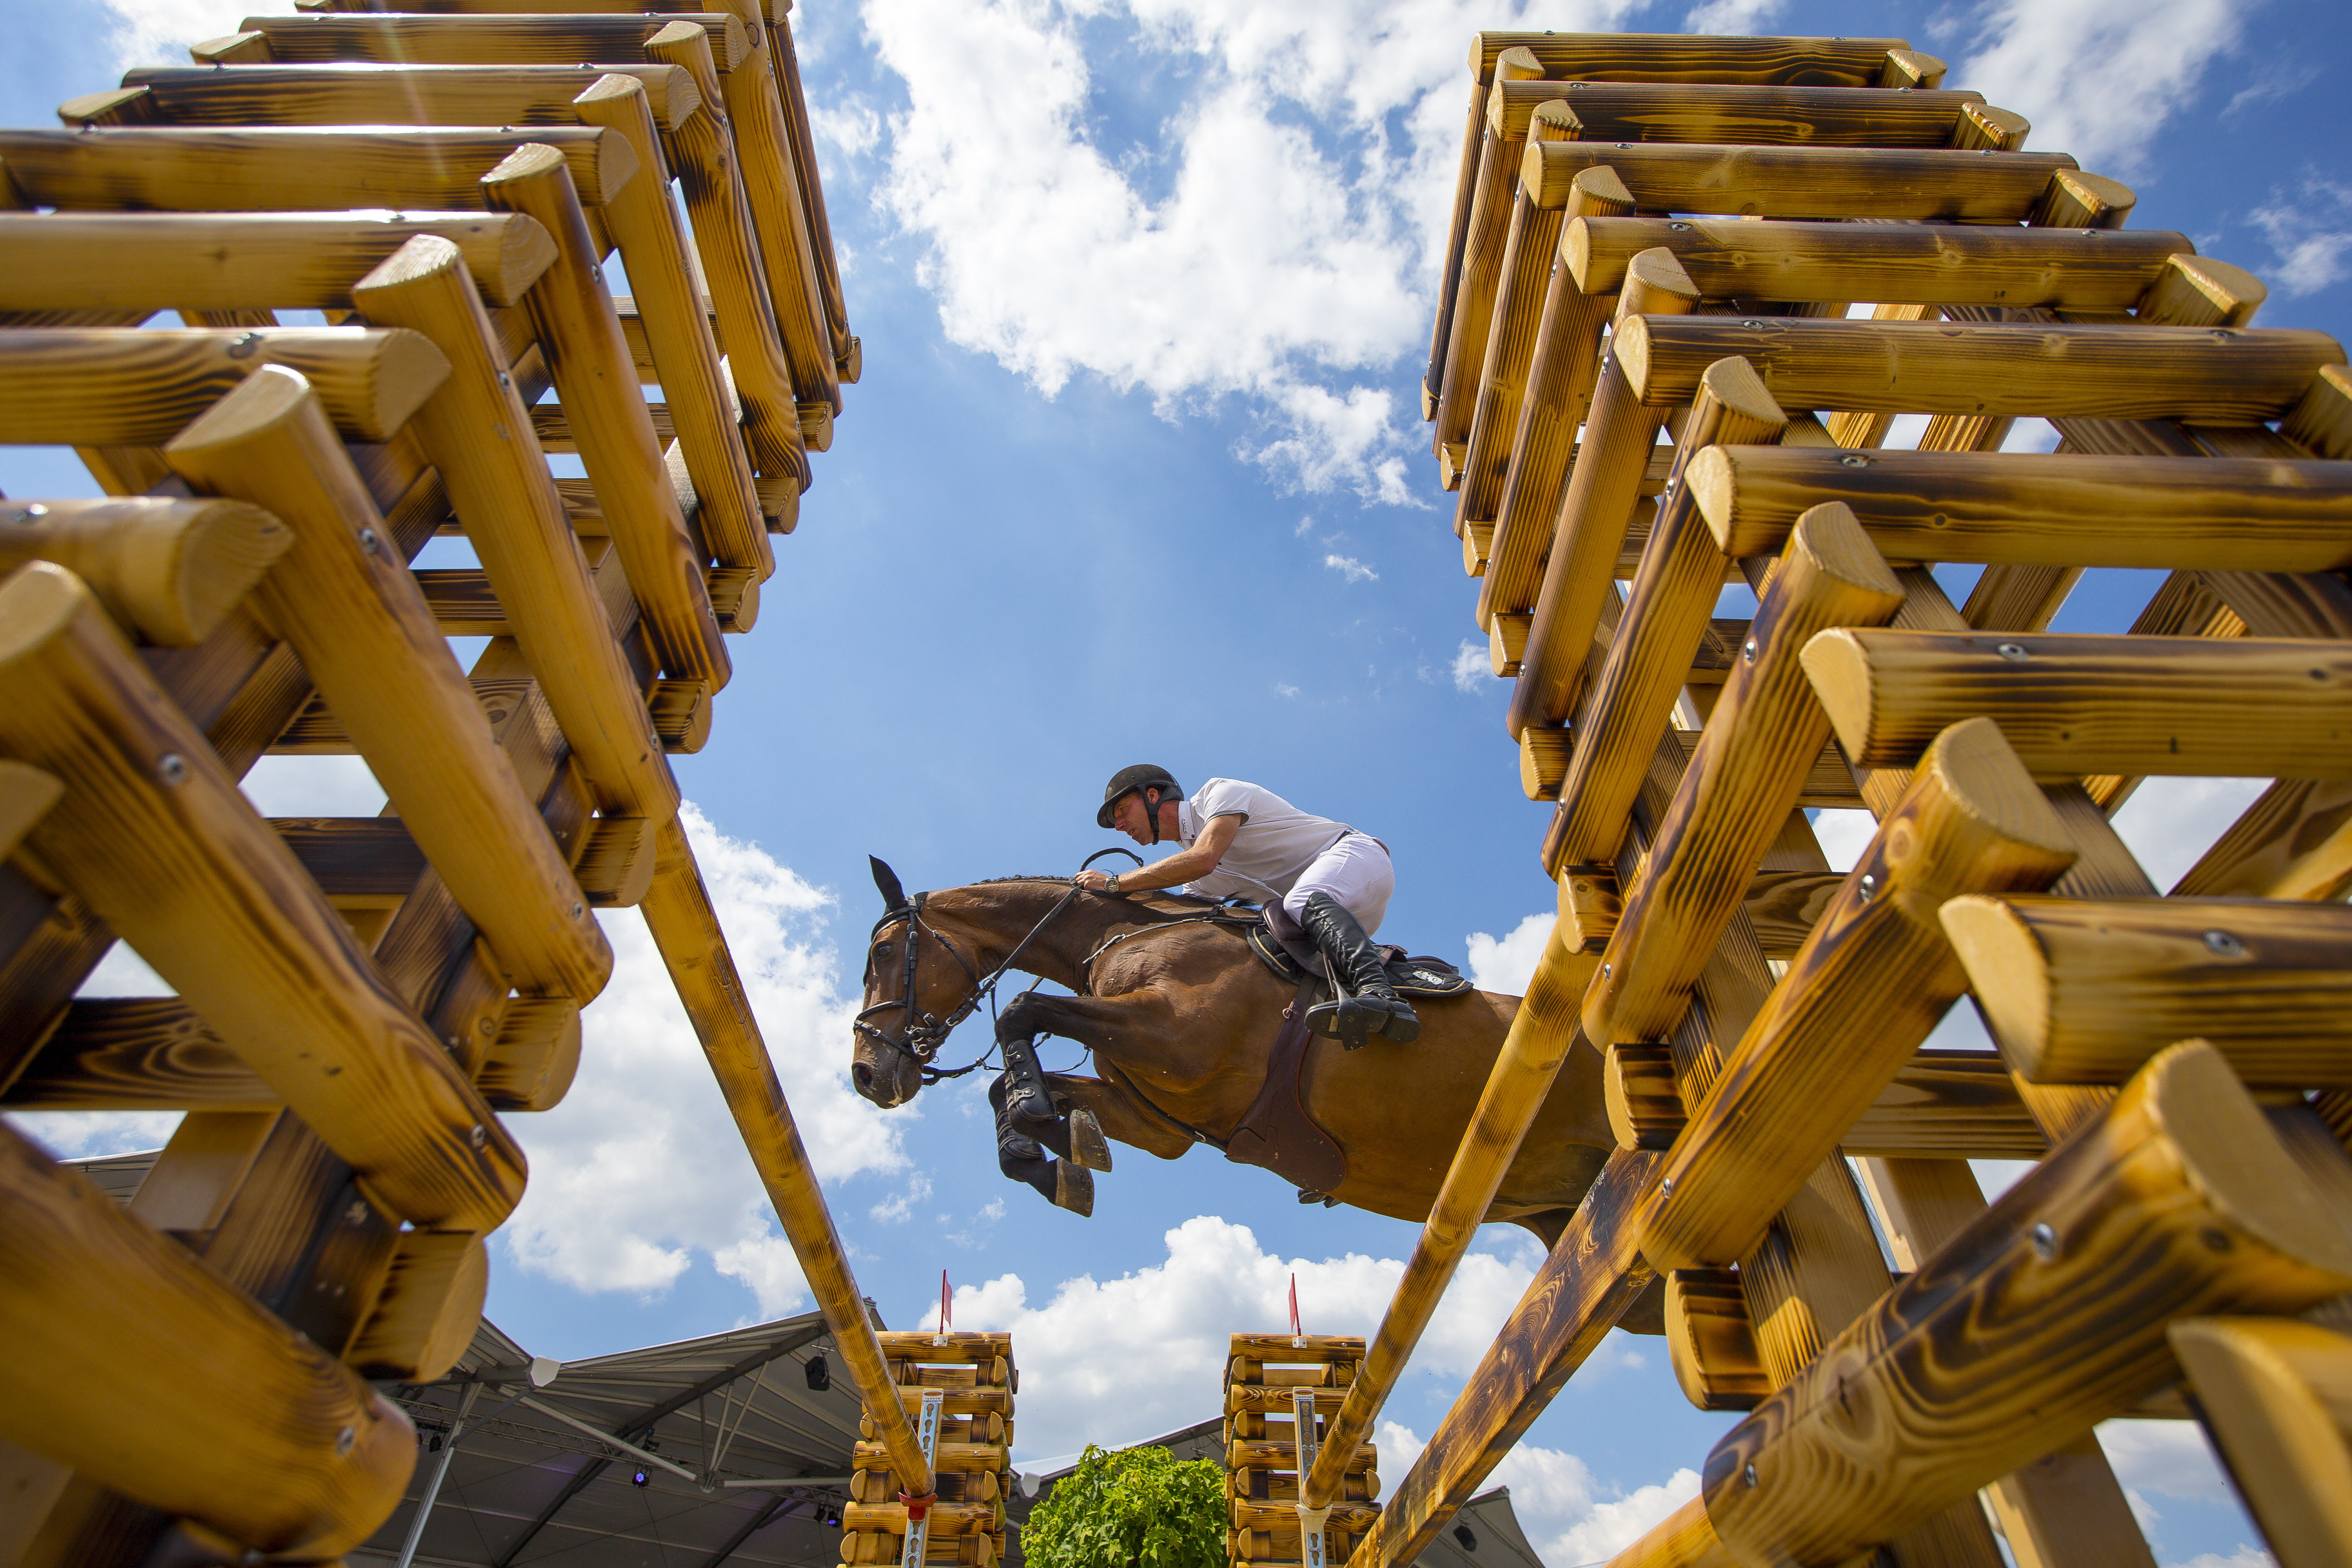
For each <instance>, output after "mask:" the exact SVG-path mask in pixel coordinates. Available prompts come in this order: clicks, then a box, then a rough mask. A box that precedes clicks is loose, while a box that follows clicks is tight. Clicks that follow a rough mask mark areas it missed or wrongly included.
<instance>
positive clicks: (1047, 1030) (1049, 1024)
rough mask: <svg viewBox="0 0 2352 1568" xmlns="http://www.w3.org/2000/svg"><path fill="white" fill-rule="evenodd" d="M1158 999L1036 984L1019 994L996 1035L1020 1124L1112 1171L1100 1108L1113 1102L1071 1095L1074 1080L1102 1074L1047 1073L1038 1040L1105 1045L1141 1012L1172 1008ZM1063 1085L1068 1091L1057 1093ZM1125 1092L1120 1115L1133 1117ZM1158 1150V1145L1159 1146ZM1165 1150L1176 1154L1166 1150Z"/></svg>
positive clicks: (1065, 1153)
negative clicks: (1039, 990) (1074, 992)
mask: <svg viewBox="0 0 2352 1568" xmlns="http://www.w3.org/2000/svg"><path fill="white" fill-rule="evenodd" d="M1157 1003H1159V998H1157V997H1156V996H1150V995H1142V996H1125V997H1118V998H1106V997H1100V996H1041V995H1039V994H1036V993H1035V992H1034V991H1033V992H1024V993H1023V994H1021V995H1019V996H1016V997H1014V998H1013V1002H1012V1004H1011V1005H1009V1006H1007V1007H1006V1008H1005V1010H1004V1012H1003V1016H1000V1017H999V1018H998V1019H997V1024H996V1037H997V1043H998V1044H999V1045H1000V1046H1002V1047H1003V1051H1004V1074H1005V1101H1006V1104H1007V1106H1008V1108H1009V1109H1010V1112H1011V1115H1012V1116H1013V1121H1014V1122H1015V1124H1016V1125H1017V1126H1018V1127H1019V1128H1020V1130H1021V1131H1024V1132H1026V1133H1028V1134H1029V1135H1030V1136H1032V1137H1034V1138H1035V1139H1036V1140H1037V1141H1038V1142H1041V1143H1043V1144H1045V1147H1047V1148H1049V1149H1051V1150H1053V1151H1054V1152H1055V1153H1057V1154H1059V1155H1061V1156H1062V1158H1063V1159H1065V1160H1067V1161H1070V1162H1072V1163H1075V1164H1077V1165H1080V1166H1082V1167H1084V1168H1085V1169H1087V1170H1090V1171H1108V1170H1109V1169H1110V1168H1111V1154H1110V1142H1109V1140H1108V1138H1106V1137H1105V1136H1104V1133H1103V1123H1102V1120H1101V1117H1100V1115H1099V1113H1098V1112H1099V1110H1103V1109H1108V1105H1107V1104H1106V1105H1104V1106H1097V1104H1096V1103H1095V1100H1094V1097H1093V1096H1091V1095H1089V1096H1087V1097H1086V1098H1085V1099H1082V1100H1077V1101H1076V1102H1073V1100H1072V1099H1071V1096H1070V1094H1069V1086H1071V1085H1073V1084H1076V1083H1087V1084H1095V1083H1097V1082H1098V1080H1096V1079H1072V1078H1070V1077H1068V1076H1066V1075H1063V1074H1052V1075H1048V1074H1047V1073H1046V1072H1045V1070H1044V1069H1043V1068H1041V1067H1040V1066H1039V1065H1038V1062H1037V1053H1036V1047H1035V1040H1036V1037H1038V1036H1039V1035H1041V1034H1050V1035H1059V1036H1061V1037H1063V1038H1065V1039H1072V1040H1076V1041H1077V1042H1078V1043H1079V1044H1080V1045H1083V1046H1086V1047H1088V1048H1089V1049H1099V1048H1100V1047H1102V1046H1104V1045H1106V1044H1108V1042H1109V1041H1110V1040H1112V1039H1114V1038H1116V1037H1118V1033H1119V1032H1120V1031H1122V1030H1124V1031H1127V1032H1129V1033H1132V1032H1133V1030H1134V1029H1135V1028H1136V1027H1137V1026H1139V1023H1140V1022H1141V1021H1142V1020H1141V1019H1140V1018H1139V1015H1140V1014H1142V1013H1146V1012H1150V1011H1159V1012H1165V1011H1166V1010H1167V1009H1166V1007H1165V1006H1164V1005H1158V1006H1155V1004H1157ZM1049 1079H1051V1080H1052V1082H1051V1087H1049ZM1102 1087H1104V1088H1105V1089H1108V1085H1105V1086H1102ZM1055 1089H1060V1090H1061V1091H1062V1092H1059V1093H1056V1092H1055ZM1112 1092H1113V1093H1114V1094H1115V1093H1116V1091H1112ZM1120 1099H1121V1103H1120V1104H1119V1106H1118V1110H1119V1111H1120V1112H1121V1115H1120V1117H1119V1120H1120V1121H1122V1122H1129V1121H1134V1120H1135V1118H1134V1116H1133V1115H1132V1113H1131V1108H1129V1107H1127V1106H1126V1105H1125V1104H1124V1102H1123V1097H1120ZM1160 1141H1161V1140H1153V1139H1150V1138H1148V1137H1139V1138H1133V1139H1130V1140H1129V1142H1136V1143H1138V1144H1139V1145H1142V1146H1144V1147H1150V1146H1151V1144H1152V1143H1153V1142H1160ZM1153 1152H1155V1153H1158V1152H1160V1151H1159V1150H1158V1149H1154V1150H1153ZM1179 1152H1181V1151H1179ZM1161 1157H1162V1158H1172V1157H1173V1156H1172V1155H1168V1154H1164V1153H1163V1154H1162V1156H1161Z"/></svg>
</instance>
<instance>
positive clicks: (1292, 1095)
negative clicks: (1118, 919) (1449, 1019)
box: [1129, 890, 1472, 1205]
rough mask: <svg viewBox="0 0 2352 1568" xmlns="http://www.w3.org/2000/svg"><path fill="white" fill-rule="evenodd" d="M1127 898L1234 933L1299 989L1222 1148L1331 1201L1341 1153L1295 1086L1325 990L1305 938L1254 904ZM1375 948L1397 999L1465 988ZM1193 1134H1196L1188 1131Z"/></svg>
mask: <svg viewBox="0 0 2352 1568" xmlns="http://www.w3.org/2000/svg"><path fill="white" fill-rule="evenodd" d="M1129 896H1130V898H1131V899H1132V900H1133V902H1134V904H1135V905H1136V906H1137V907H1138V908H1139V910H1143V911H1144V912H1146V913H1148V914H1150V915H1151V916H1154V917H1156V921H1155V923H1160V922H1164V923H1175V922H1178V921H1208V922H1210V923H1212V924H1215V925H1220V926H1224V927H1226V928H1228V929H1231V930H1235V931H1240V932H1241V934H1242V936H1243V938H1244V941H1246V942H1248V944H1249V950H1250V952H1251V954H1252V956H1254V957H1255V958H1256V959H1257V961H1258V962H1259V963H1263V964H1265V966H1266V968H1267V969H1269V970H1271V971H1273V973H1274V974H1275V975H1276V978H1278V979H1281V980H1284V981H1286V982H1288V983H1289V984H1293V985H1295V986H1297V988H1298V991H1297V995H1295V996H1293V997H1292V998H1291V1001H1290V1005H1289V1006H1287V1007H1286V1008H1284V1009H1283V1012H1282V1026H1281V1028H1280V1029H1279V1030H1277V1031H1276V1034H1275V1037H1274V1051H1273V1053H1272V1055H1271V1056H1269V1057H1268V1058H1267V1059H1266V1072H1265V1084H1264V1085H1263V1086H1262V1087H1261V1088H1260V1089H1258V1091H1257V1098H1256V1099H1255V1100H1252V1101H1251V1102H1250V1108H1249V1110H1246V1111H1244V1113H1243V1115H1242V1119H1241V1122H1240V1125H1238V1126H1236V1127H1235V1128H1234V1131H1233V1135H1232V1136H1231V1137H1229V1138H1227V1139H1226V1140H1225V1141H1224V1144H1223V1148H1224V1152H1225V1158H1226V1159H1228V1160H1231V1161H1234V1162H1235V1163H1238V1164H1244V1165H1258V1166H1263V1167H1264V1168H1265V1169H1266V1170H1269V1171H1272V1172H1273V1173H1275V1174H1276V1175H1277V1176H1280V1177H1281V1178H1282V1179H1283V1180H1285V1181H1286V1182H1288V1183H1290V1184H1292V1185H1293V1186H1296V1187H1297V1188H1298V1201H1299V1202H1300V1203H1322V1204H1326V1205H1328V1204H1333V1203H1337V1202H1338V1201H1339V1200H1338V1199H1336V1198H1332V1197H1329V1196H1328V1195H1327V1194H1329V1193H1330V1192H1331V1191H1332V1190H1333V1189H1334V1188H1336V1187H1338V1186H1339V1184H1341V1183H1342V1182H1344V1181H1346V1180H1347V1179H1348V1154H1347V1151H1345V1150H1344V1149H1341V1148H1340V1147H1339V1141H1338V1140H1336V1139H1334V1138H1333V1137H1332V1136H1331V1134H1330V1133H1328V1132H1327V1131H1324V1130H1323V1127H1322V1125H1321V1124H1320V1123H1318V1121H1316V1120H1315V1118H1314V1117H1312V1116H1310V1115H1308V1114H1307V1102H1306V1100H1305V1099H1304V1098H1303V1097H1302V1096H1301V1095H1300V1093H1299V1087H1298V1086H1299V1079H1300V1076H1301V1074H1302V1073H1304V1071H1305V1070H1306V1067H1307V1048H1308V1047H1310V1046H1311V1045H1313V1044H1314V1041H1315V1037H1314V1036H1313V1035H1311V1034H1309V1033H1308V1032H1307V1008H1308V1007H1310V1006H1312V1005H1314V1004H1315V1003H1316V1002H1318V1001H1319V1000H1321V999H1322V997H1323V996H1324V995H1325V994H1328V991H1329V990H1330V987H1329V985H1328V983H1327V982H1326V979H1325V975H1324V967H1323V958H1322V955H1321V954H1320V953H1318V952H1317V951H1316V950H1315V948H1314V947H1313V946H1312V945H1311V944H1308V943H1305V942H1300V943H1297V944H1296V945H1293V944H1288V943H1286V942H1284V941H1283V939H1282V938H1281V937H1280V936H1278V935H1276V932H1275V931H1274V929H1273V928H1272V927H1271V926H1269V925H1268V924H1267V923H1266V921H1265V911H1264V910H1260V909H1258V908H1257V907H1256V906H1255V905H1253V904H1245V903H1240V902H1237V901H1231V900H1217V899H1207V898H1202V897H1200V896H1198V895H1196V894H1190V893H1174V892H1168V891H1164V890H1160V891H1151V892H1146V893H1141V894H1134V895H1129ZM1381 964H1382V967H1383V968H1385V969H1386V970H1387V972H1388V977H1389V984H1390V985H1391V986H1392V987H1394V988H1395V990H1396V993H1397V994H1398V995H1400V996H1414V997H1443V996H1458V995H1461V994H1463V993H1464V992H1465V991H1468V990H1470V989H1472V987H1471V984H1470V982H1469V980H1468V978H1467V977H1465V975H1464V974H1463V973H1461V971H1459V970H1457V969H1455V968H1454V965H1452V964H1450V963H1446V962H1445V961H1444V959H1442V958H1408V957H1406V956H1405V952H1404V949H1402V948H1401V947H1383V948H1382V949H1381ZM1194 1136H1196V1137H1200V1136H1203V1135H1202V1134H1201V1133H1199V1132H1198V1131H1194ZM1211 1142H1213V1140H1211Z"/></svg>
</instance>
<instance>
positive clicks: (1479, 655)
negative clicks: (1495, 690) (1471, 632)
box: [1454, 637, 1495, 697]
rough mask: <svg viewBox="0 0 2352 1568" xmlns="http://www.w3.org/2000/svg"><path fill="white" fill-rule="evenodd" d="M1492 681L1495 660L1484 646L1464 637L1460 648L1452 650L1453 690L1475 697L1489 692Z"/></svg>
mask: <svg viewBox="0 0 2352 1568" xmlns="http://www.w3.org/2000/svg"><path fill="white" fill-rule="evenodd" d="M1494 679H1495V658H1494V656H1493V655H1492V654H1491V653H1489V652H1487V650H1486V644H1485V643H1480V642H1472V641H1471V640H1470V639H1469V638H1468V637H1464V638H1463V639H1462V646H1461V647H1458V648H1456V649H1454V690H1456V691H1466V692H1468V693H1469V694H1470V695H1471V696H1473V697H1475V696H1477V695H1478V694H1479V693H1480V692H1482V691H1486V690H1491V689H1492V683H1493V681H1494Z"/></svg>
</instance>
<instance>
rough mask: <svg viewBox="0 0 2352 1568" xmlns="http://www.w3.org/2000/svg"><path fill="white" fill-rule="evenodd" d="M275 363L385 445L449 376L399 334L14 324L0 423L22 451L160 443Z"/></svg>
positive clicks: (337, 421) (355, 429)
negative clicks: (299, 377) (44, 327)
mask: <svg viewBox="0 0 2352 1568" xmlns="http://www.w3.org/2000/svg"><path fill="white" fill-rule="evenodd" d="M272 364H278V365H284V366H286V367H287V368H289V369H290V370H296V371H299V372H300V373H301V374H302V375H303V376H304V377H305V378H306V379H307V380H309V382H310V384H311V386H312V387H313V389H314V390H315V392H316V394H317V395H318V399H319V402H320V407H321V408H322V410H323V411H324V412H325V414H326V416H327V417H328V419H329V420H331V422H332V423H333V425H334V427H335V428H336V430H337V431H339V432H340V433H341V434H342V435H343V436H345V437H348V438H349V439H352V440H354V441H388V440H390V439H391V438H392V437H394V435H395V434H397V433H398V432H399V430H400V427H401V426H403V425H404V424H405V423H406V422H407V420H408V416H410V415H411V414H413V413H415V410H416V407H417V405H419V404H421V403H423V402H424V401H425V398H426V397H428V396H430V395H432V393H433V390H434V388H435V387H436V386H438V385H439V384H441V382H442V380H443V378H444V377H446V375H447V374H449V365H448V362H447V361H446V360H445V359H444V358H442V356H441V352H440V351H439V350H438V349H436V348H435V347H434V346H433V345H432V343H431V342H427V341H426V340H425V339H423V338H420V337H418V336H417V335H416V334H415V333H413V332H404V331H397V330H394V331H380V330H375V329H370V328H362V327H268V328H261V329H257V330H248V331H137V330H132V329H121V330H107V329H85V330H80V331H74V330H68V329H48V330H41V329H19V330H16V331H7V332H5V333H0V428H5V429H6V430H7V432H8V439H9V440H10V441H12V442H17V443H21V444H27V445H49V446H79V447H90V446H124V447H160V446H162V445H163V443H164V442H166V441H168V440H170V439H171V438H172V437H174V436H176V435H178V434H179V433H180V432H181V430H183V429H184V428H185V427H186V426H187V425H188V423H189V421H191V420H193V419H194V418H195V417H196V416H198V415H200V414H202V413H203V412H204V411H205V409H207V408H209V407H211V406H212V405H213V404H214V403H215V402H216V401H218V400H219V399H220V398H221V397H222V396H224V395H226V394H227V393H228V392H229V391H231V390H232V389H233V388H235V387H236V386H238V385H239V384H242V383H243V382H244V381H245V379H246V378H247V376H249V375H251V374H254V373H255V372H256V371H257V370H259V369H261V368H262V367H263V366H265V365H272Z"/></svg>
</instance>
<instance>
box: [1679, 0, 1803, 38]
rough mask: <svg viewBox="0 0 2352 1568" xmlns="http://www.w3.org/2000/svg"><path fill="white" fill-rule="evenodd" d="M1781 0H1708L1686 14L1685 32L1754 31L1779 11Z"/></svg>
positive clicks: (1759, 29)
mask: <svg viewBox="0 0 2352 1568" xmlns="http://www.w3.org/2000/svg"><path fill="white" fill-rule="evenodd" d="M1780 6H1781V0H1707V3H1706V5H1695V6H1693V7H1691V11H1690V14H1689V15H1688V16H1685V17H1684V18H1683V31H1684V32H1685V33H1739V34H1751V33H1758V32H1761V31H1762V30H1763V26H1764V24H1765V23H1766V22H1768V21H1769V20H1771V19H1772V18H1773V17H1774V16H1778V15H1779V14H1780Z"/></svg>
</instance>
